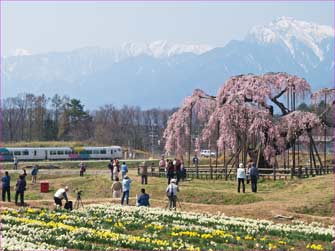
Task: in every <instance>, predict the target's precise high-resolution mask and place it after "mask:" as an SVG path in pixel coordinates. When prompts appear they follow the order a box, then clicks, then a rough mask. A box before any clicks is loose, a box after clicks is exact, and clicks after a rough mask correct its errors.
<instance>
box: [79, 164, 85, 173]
mask: <svg viewBox="0 0 335 251" xmlns="http://www.w3.org/2000/svg"><path fill="white" fill-rule="evenodd" d="M79 168H80V173H79V175H80V176H84V173H85V171H86V167H85V164H84V162H83V161H81V162H80V164H79Z"/></svg>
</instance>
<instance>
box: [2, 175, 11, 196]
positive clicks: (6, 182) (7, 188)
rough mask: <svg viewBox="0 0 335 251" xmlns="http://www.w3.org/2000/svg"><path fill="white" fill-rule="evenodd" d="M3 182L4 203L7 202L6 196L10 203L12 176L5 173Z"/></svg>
mask: <svg viewBox="0 0 335 251" xmlns="http://www.w3.org/2000/svg"><path fill="white" fill-rule="evenodd" d="M1 182H2V201H6V194H7V199H8V202H10V176H9V174H8V172H7V171H6V172H5V176H3V177H2V178H1Z"/></svg>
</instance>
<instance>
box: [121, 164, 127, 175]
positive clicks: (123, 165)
mask: <svg viewBox="0 0 335 251" xmlns="http://www.w3.org/2000/svg"><path fill="white" fill-rule="evenodd" d="M121 171H122V172H123V173H126V172H128V167H127V165H126V164H122V166H121Z"/></svg>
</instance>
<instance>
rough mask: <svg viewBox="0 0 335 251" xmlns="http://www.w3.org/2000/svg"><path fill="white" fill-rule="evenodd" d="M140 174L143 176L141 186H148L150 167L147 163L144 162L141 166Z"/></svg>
mask: <svg viewBox="0 0 335 251" xmlns="http://www.w3.org/2000/svg"><path fill="white" fill-rule="evenodd" d="M140 174H141V184H142V185H144V184H145V185H147V184H148V166H147V163H146V162H145V161H143V163H142V165H141V166H140Z"/></svg>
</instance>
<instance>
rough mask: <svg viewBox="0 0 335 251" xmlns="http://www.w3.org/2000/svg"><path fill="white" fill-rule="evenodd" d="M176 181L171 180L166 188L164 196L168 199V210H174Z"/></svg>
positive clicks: (177, 189)
mask: <svg viewBox="0 0 335 251" xmlns="http://www.w3.org/2000/svg"><path fill="white" fill-rule="evenodd" d="M176 182H177V180H176V179H171V182H170V184H169V185H168V186H167V188H166V195H167V197H168V198H169V209H170V210H171V209H174V210H176V202H177V192H179V187H178V186H177V185H176Z"/></svg>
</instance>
